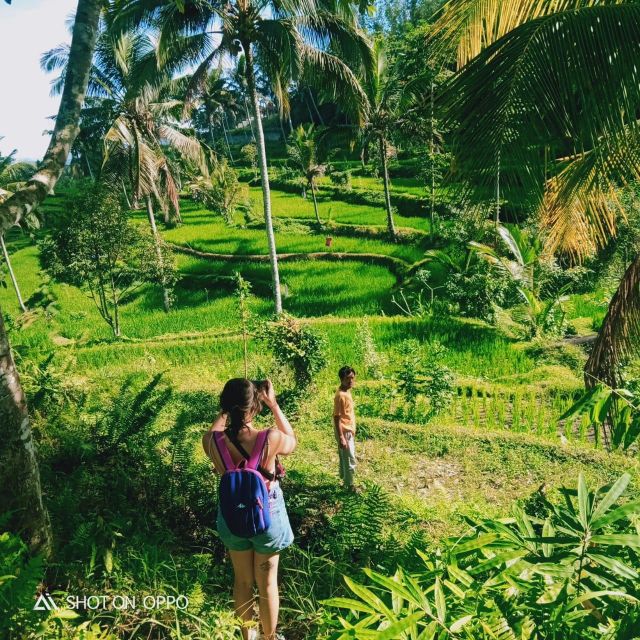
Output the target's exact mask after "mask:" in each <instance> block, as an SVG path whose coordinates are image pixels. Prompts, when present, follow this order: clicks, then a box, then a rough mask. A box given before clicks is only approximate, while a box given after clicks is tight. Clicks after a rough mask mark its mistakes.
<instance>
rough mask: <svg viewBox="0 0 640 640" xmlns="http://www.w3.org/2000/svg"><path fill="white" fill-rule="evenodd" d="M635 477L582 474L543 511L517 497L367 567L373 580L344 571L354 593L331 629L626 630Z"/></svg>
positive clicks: (576, 639)
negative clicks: (589, 480) (435, 541)
mask: <svg viewBox="0 0 640 640" xmlns="http://www.w3.org/2000/svg"><path fill="white" fill-rule="evenodd" d="M629 481H630V476H629V475H628V474H624V475H622V476H621V477H620V478H618V480H617V481H616V482H614V483H613V484H612V485H611V486H606V487H602V488H600V489H598V490H596V491H589V489H588V488H587V485H586V482H585V480H584V477H583V476H582V475H580V477H579V479H578V487H577V491H576V490H569V489H564V490H563V496H564V502H562V503H560V504H550V503H549V504H548V505H547V506H548V509H549V514H550V515H549V516H548V517H547V518H545V519H538V518H534V517H530V516H528V515H527V514H526V513H525V512H524V511H523V510H522V509H521V508H520V507H518V506H514V507H513V509H512V514H511V517H510V518H509V519H507V520H491V519H488V520H482V521H479V522H475V523H473V529H472V531H471V533H470V534H468V535H466V536H462V537H460V538H457V539H452V540H450V541H449V542H448V543H447V545H445V546H444V547H443V548H441V549H438V550H437V551H435V552H432V553H424V552H422V551H420V550H416V553H417V554H418V555H420V557H421V558H422V559H423V562H424V566H423V568H422V570H421V571H419V572H412V573H411V574H409V573H407V572H405V571H403V569H402V568H398V570H397V571H396V572H395V574H394V575H393V576H386V575H384V574H381V573H378V572H377V571H373V570H371V569H365V570H364V573H365V574H366V575H367V577H368V578H369V580H370V581H371V583H372V586H371V587H368V586H365V585H363V584H360V583H358V582H356V581H355V580H354V579H352V578H351V577H345V581H346V584H347V587H348V588H349V590H350V591H351V592H352V594H353V597H351V598H333V599H330V600H328V601H326V602H325V604H326V605H328V606H332V607H337V608H341V609H346V610H347V611H349V615H348V616H347V618H342V617H340V618H338V621H337V622H339V624H336V625H335V626H337V627H339V628H340V629H342V631H336V632H335V633H333V634H332V635H330V636H329V637H331V638H333V639H335V640H338V639H339V638H347V637H352V638H368V637H371V638H380V639H382V638H388V639H389V640H391V639H392V638H405V639H407V640H418V638H420V639H423V638H427V639H435V638H438V639H442V640H444V639H446V638H469V639H471V638H474V639H479V640H480V639H487V640H488V639H489V638H505V639H506V638H513V639H515V638H522V639H525V640H542V639H543V638H545V639H546V638H563V639H566V640H587V639H595V638H602V637H610V638H623V637H625V638H626V637H633V636H629V635H627V634H628V633H629V632H630V630H631V629H632V628H633V627H634V625H635V624H637V622H638V620H639V619H640V614H639V609H638V604H639V600H638V597H639V596H640V591H639V589H638V585H639V584H640V582H639V581H638V578H639V573H638V571H639V570H640V561H639V559H638V550H639V549H640V535H638V532H637V529H636V527H635V526H634V525H633V521H634V519H636V521H637V518H638V516H640V502H639V501H634V502H627V503H624V504H620V503H619V499H620V497H621V496H622V495H623V494H624V492H625V490H626V487H627V485H628V483H629Z"/></svg>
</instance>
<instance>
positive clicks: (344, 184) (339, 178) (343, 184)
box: [329, 170, 351, 191]
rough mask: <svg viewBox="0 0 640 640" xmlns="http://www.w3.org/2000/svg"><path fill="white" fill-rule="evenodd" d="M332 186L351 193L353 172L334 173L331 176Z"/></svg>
mask: <svg viewBox="0 0 640 640" xmlns="http://www.w3.org/2000/svg"><path fill="white" fill-rule="evenodd" d="M329 180H331V184H333V185H335V186H336V187H340V188H342V189H346V190H347V191H351V171H349V170H347V171H332V172H331V173H330V174H329Z"/></svg>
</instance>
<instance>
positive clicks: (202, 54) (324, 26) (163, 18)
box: [122, 0, 371, 313]
mask: <svg viewBox="0 0 640 640" xmlns="http://www.w3.org/2000/svg"><path fill="white" fill-rule="evenodd" d="M122 18H123V20H127V19H131V18H134V19H135V18H137V19H138V20H147V21H149V22H151V23H153V24H156V25H158V27H159V29H160V38H159V43H158V48H159V50H160V55H161V58H162V59H164V60H171V61H173V63H174V64H178V62H177V61H182V63H183V64H188V63H192V64H194V63H196V62H197V63H199V66H198V68H197V69H196V71H195V73H194V74H193V78H192V87H193V91H192V93H193V95H197V89H198V87H199V86H201V84H202V82H203V81H204V80H205V79H206V77H207V73H208V70H209V68H210V67H211V66H212V65H214V64H215V63H217V62H218V61H219V60H221V59H222V58H223V57H225V56H226V57H230V58H238V57H240V56H241V54H242V55H243V56H244V79H245V81H246V87H247V92H248V96H249V102H250V109H251V114H252V116H253V120H254V129H255V136H256V144H257V147H258V161H259V165H260V174H261V182H262V195H263V204H264V217H265V228H266V233H267V242H268V247H269V258H270V263H271V273H272V282H273V295H274V302H275V311H276V313H281V311H282V298H281V292H280V276H279V271H278V259H277V253H276V242H275V236H274V232H273V222H272V216H271V193H270V187H269V173H268V166H267V154H266V147H265V140H264V132H263V129H262V120H261V115H260V104H259V99H258V91H257V88H256V72H257V70H259V71H260V72H261V74H262V76H263V77H265V78H267V79H268V80H269V82H270V84H271V86H272V90H273V94H274V96H275V97H276V100H277V102H278V105H279V106H280V109H281V110H283V111H284V112H286V111H288V107H289V95H288V90H289V86H290V84H291V82H293V81H296V80H302V81H304V82H307V83H311V82H313V83H314V84H316V85H319V86H321V87H322V89H323V91H324V92H325V93H326V94H328V95H330V96H332V97H337V95H338V89H340V95H341V98H342V99H344V100H345V101H346V102H347V103H348V104H349V105H351V107H352V111H353V112H358V113H360V112H361V111H362V107H363V105H364V102H365V100H364V96H363V95H362V90H361V88H360V85H359V83H358V80H357V77H356V75H355V73H354V72H353V71H352V69H361V70H362V71H363V72H364V71H365V69H367V68H368V66H369V63H370V59H371V51H370V47H369V44H368V42H367V39H366V37H365V36H364V33H363V32H362V31H361V30H360V28H359V27H358V24H357V20H356V17H355V15H354V7H353V5H352V4H351V3H350V2H349V0H343V2H342V3H334V4H332V3H328V2H327V3H325V2H324V1H323V0H291V1H290V2H287V3H285V4H282V3H280V2H273V0H231V1H230V2H227V3H224V4H216V3H209V2H202V1H200V0H185V2H184V3H183V7H182V9H179V8H177V7H176V6H174V5H167V4H166V3H165V2H163V0H149V1H145V2H140V0H129V2H125V3H124V4H123V10H122Z"/></svg>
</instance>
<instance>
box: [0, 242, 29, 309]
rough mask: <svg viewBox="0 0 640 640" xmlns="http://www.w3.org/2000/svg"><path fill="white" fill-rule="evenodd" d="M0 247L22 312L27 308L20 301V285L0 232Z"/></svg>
mask: <svg viewBox="0 0 640 640" xmlns="http://www.w3.org/2000/svg"><path fill="white" fill-rule="evenodd" d="M0 247H2V255H3V256H4V260H5V262H6V263H7V269H8V270H9V277H10V278H11V282H12V283H13V288H14V289H15V291H16V296H17V298H18V304H19V305H20V309H21V310H22V312H23V313H24V312H25V311H26V310H27V307H25V305H24V302H23V301H22V295H20V287H18V281H17V280H16V276H15V274H14V273H13V268H12V266H11V260H9V252H8V251H7V246H6V245H5V243H4V236H3V235H2V234H0Z"/></svg>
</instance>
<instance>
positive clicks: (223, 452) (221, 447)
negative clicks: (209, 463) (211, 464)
mask: <svg viewBox="0 0 640 640" xmlns="http://www.w3.org/2000/svg"><path fill="white" fill-rule="evenodd" d="M213 441H214V442H215V445H216V449H217V450H218V454H219V455H220V459H221V460H222V464H223V465H224V468H225V470H226V471H229V470H230V469H236V468H237V465H236V464H235V463H234V462H233V458H232V457H231V454H230V453H229V448H228V447H227V443H226V442H225V441H224V436H223V435H222V433H221V432H220V431H213Z"/></svg>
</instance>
